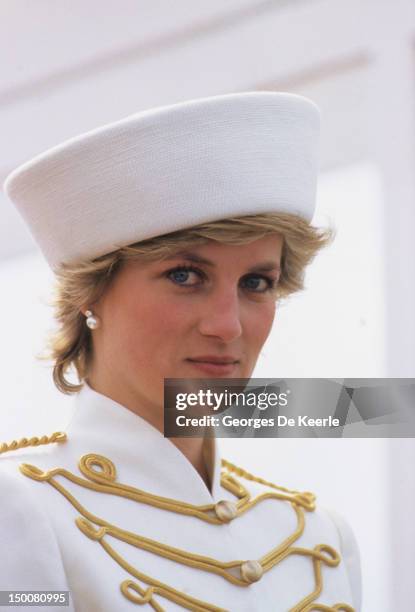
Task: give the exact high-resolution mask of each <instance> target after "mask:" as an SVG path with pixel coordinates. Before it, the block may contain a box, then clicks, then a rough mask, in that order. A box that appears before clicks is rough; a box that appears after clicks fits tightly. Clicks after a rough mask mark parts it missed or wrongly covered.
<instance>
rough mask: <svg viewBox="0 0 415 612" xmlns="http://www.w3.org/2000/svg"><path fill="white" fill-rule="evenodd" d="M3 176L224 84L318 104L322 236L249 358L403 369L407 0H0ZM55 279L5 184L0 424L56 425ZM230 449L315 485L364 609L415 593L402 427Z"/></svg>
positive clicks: (411, 347)
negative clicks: (359, 567) (50, 358)
mask: <svg viewBox="0 0 415 612" xmlns="http://www.w3.org/2000/svg"><path fill="white" fill-rule="evenodd" d="M0 34H1V35H0V58H1V59H0V69H1V70H0V75H1V76H0V135H1V143H2V147H1V148H0V179H1V180H3V179H4V178H5V177H6V175H7V174H8V173H9V172H10V171H11V170H12V169H13V168H14V167H15V166H17V165H18V164H19V163H21V162H23V161H25V160H26V159H28V158H30V157H31V156H32V155H34V154H36V153H39V152H41V151H42V150H44V149H45V148H47V147H49V146H52V145H54V144H57V143H58V142H60V141H62V140H63V139H65V138H68V137H70V136H74V135H76V134H78V133H80V132H82V131H85V130H87V129H92V128H93V127H96V126H98V125H100V124H102V123H105V122H109V121H112V120H116V119H119V118H121V117H123V116H125V115H127V114H129V113H132V112H136V111H137V110H140V109H144V108H148V107H150V106H153V105H158V104H168V103H171V102H175V101H179V100H184V99H187V98H193V97H198V96H204V95H214V94H218V93H227V92H231V91H241V90H253V89H271V90H280V91H293V92H297V93H301V94H304V95H307V96H310V97H311V98H312V99H314V100H315V101H316V102H317V104H318V105H319V106H320V107H321V109H322V121H323V125H322V128H323V132H322V146H321V160H322V163H321V169H322V173H321V177H320V183H319V193H318V209H317V214H316V218H315V221H316V223H326V222H327V221H329V222H331V223H333V224H334V225H335V226H336V228H337V231H338V236H337V240H336V241H335V243H334V244H333V245H332V246H331V247H330V248H329V249H327V250H326V252H324V253H322V254H321V256H320V257H319V258H318V260H316V262H315V265H314V266H313V267H312V268H311V269H310V271H309V274H308V276H307V290H306V291H305V292H304V293H301V294H299V295H298V296H295V297H293V298H292V299H290V300H289V301H288V302H287V303H286V304H284V306H282V307H281V309H280V310H279V311H278V312H277V317H276V322H275V325H274V328H273V331H272V334H271V336H270V338H269V339H268V341H267V343H266V346H265V347H264V350H263V352H262V355H261V358H260V360H259V362H258V366H257V369H256V372H255V374H256V376H271V377H272V376H285V377H300V376H310V377H314V376H316V377H331V378H344V377H351V378H353V377H383V376H385V377H387V376H390V377H414V376H415V365H414V364H415V359H414V353H415V318H414V316H413V312H415V284H414V283H413V278H414V261H415V241H414V239H413V232H414V227H415V204H414V203H415V178H414V162H415V121H414V113H415V110H414V109H415V87H414V76H415V75H414V65H415V53H414V40H415V37H414V34H415V5H414V3H413V1H412V0H395V2H393V3H391V2H389V1H388V0H347V1H346V0H291V1H290V2H286V1H283V0H262V1H261V0H227V1H226V2H219V0H210V1H209V2H195V1H194V0H178V1H177V2H175V3H174V7H173V5H172V3H171V2H167V0H151V1H150V0H141V1H140V3H137V2H134V1H133V0H124V2H123V3H119V2H115V0H105V1H102V0H101V1H100V2H98V0H90V1H89V2H87V3H85V2H81V1H80V0H71V2H69V0H63V1H62V2H60V3H56V2H52V0H43V1H42V2H37V3H29V2H27V1H24V0H6V1H4V2H3V3H1V5H0ZM51 281H52V277H51V274H50V272H49V270H48V268H47V266H46V264H45V263H44V262H43V259H42V258H41V256H40V255H39V253H38V251H37V250H36V247H35V246H34V244H33V241H32V239H31V237H30V234H29V233H28V231H27V229H26V228H25V227H24V225H23V224H22V222H21V220H20V218H19V216H18V215H17V213H16V212H15V211H14V209H13V207H12V206H11V204H10V203H9V202H7V201H6V199H5V198H4V197H3V199H1V198H0V287H1V302H0V334H1V336H0V337H1V341H2V350H1V351H0V381H1V385H2V391H3V396H2V399H3V401H2V404H1V407H0V440H7V441H8V440H11V439H12V438H15V437H21V436H28V435H41V434H43V433H50V432H52V431H55V430H58V429H61V428H63V427H64V425H65V423H66V422H67V421H68V420H69V418H70V412H71V400H70V399H69V398H67V397H64V396H62V395H61V394H59V393H58V392H57V391H56V390H55V389H54V388H53V385H52V383H51V377H50V367H49V368H48V367H47V366H46V365H44V364H40V363H38V362H37V361H36V360H35V357H34V355H35V354H36V353H37V352H39V351H40V350H41V349H42V347H43V341H44V337H45V333H46V331H47V329H48V328H49V327H50V326H51V325H52V324H53V322H52V320H51V318H50V310H49V309H48V307H47V305H46V301H47V299H48V298H49V294H50V286H51ZM222 447H223V453H224V455H225V456H226V457H228V458H229V459H230V460H233V461H235V462H236V463H240V464H242V465H244V466H245V467H246V468H247V469H248V470H250V471H252V472H254V473H258V474H261V475H263V476H264V477H265V478H268V479H271V480H274V481H275V482H279V483H280V484H285V485H287V486H290V487H293V488H294V487H295V488H305V489H309V490H314V491H315V492H316V493H317V495H318V497H319V499H320V502H321V503H322V504H324V505H326V506H328V507H334V508H336V509H338V510H339V511H341V512H342V513H343V515H344V516H345V517H346V518H347V519H348V520H349V522H350V523H351V525H352V526H353V528H354V530H355V532H356V535H357V538H358V540H359V542H360V546H361V551H362V560H363V574H364V607H363V610H364V612H389V611H390V610H405V611H406V610H411V609H415V594H414V592H413V589H412V573H413V554H412V551H413V546H414V544H415V533H414V527H413V521H412V517H411V516H410V513H409V512H406V511H405V508H407V507H408V506H409V507H410V504H411V503H413V501H414V500H415V480H414V477H413V474H412V471H411V470H410V469H408V466H412V465H414V459H415V445H414V444H413V441H412V440H392V441H389V440H370V439H367V440H365V439H356V440H353V439H345V440H288V439H283V440H261V441H257V440H223V441H222Z"/></svg>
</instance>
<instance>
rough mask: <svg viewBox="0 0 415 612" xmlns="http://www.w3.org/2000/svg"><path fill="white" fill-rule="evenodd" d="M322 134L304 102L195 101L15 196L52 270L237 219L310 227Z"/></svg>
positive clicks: (70, 156)
mask: <svg viewBox="0 0 415 612" xmlns="http://www.w3.org/2000/svg"><path fill="white" fill-rule="evenodd" d="M319 127H320V113H319V110H318V108H317V106H316V105H315V104H314V103H313V102H311V101H310V100H308V99H307V98H304V97H302V96H298V95H295V94H289V93H275V92H267V91H264V92H262V91H253V92H242V93H236V94H226V95H220V96H213V97H209V98H201V99H196V100H189V101H187V102H182V103H179V104H173V105H170V106H162V107H157V108H153V109H150V110H147V111H144V112H139V113H137V114H134V115H131V116H129V117H127V118H125V119H122V120H121V121H117V122H115V123H111V124H109V125H105V126H103V127H100V128H98V129H95V130H93V131H90V132H87V133H86V134H82V135H80V136H78V137H76V138H72V139H70V140H68V141H66V142H64V143H63V144H61V145H58V146H56V147H53V148H52V149H49V150H48V151H46V152H45V153H43V154H41V155H38V156H37V157H35V158H34V159H32V160H30V161H29V162H27V163H25V164H23V165H22V166H20V167H18V168H17V169H16V170H14V171H13V172H12V173H11V174H10V175H9V176H8V177H7V179H6V182H5V185H4V187H5V191H6V193H7V194H8V196H9V197H10V199H11V200H12V201H13V203H14V204H15V206H16V207H17V209H18V210H19V211H20V214H21V215H22V217H23V219H24V220H25V221H26V223H27V225H28V226H29V229H30V230H31V232H32V234H33V236H34V238H35V240H36V242H37V243H38V245H39V246H40V248H41V250H42V252H43V254H44V255H45V257H46V259H47V261H48V262H49V264H50V266H51V267H52V269H57V268H58V267H59V265H60V264H62V263H74V262H78V261H81V260H86V259H93V258H94V257H98V256H99V255H104V254H105V253H109V252H111V251H114V250H116V249H118V248H120V247H121V246H125V245H128V244H131V243H133V242H138V241H140V240H145V239H147V238H152V237H155V236H159V235H162V234H166V233H169V232H173V231H176V230H180V229H185V228H188V227H191V226H194V225H198V224H200V223H204V222H208V221H214V220H217V219H224V218H226V217H234V216H241V215H252V214H256V213H267V212H287V213H295V214H298V215H300V216H302V217H303V218H304V219H306V220H307V221H310V220H311V218H312V216H313V213H314V207H315V191H316V179H317V147H318V137H319Z"/></svg>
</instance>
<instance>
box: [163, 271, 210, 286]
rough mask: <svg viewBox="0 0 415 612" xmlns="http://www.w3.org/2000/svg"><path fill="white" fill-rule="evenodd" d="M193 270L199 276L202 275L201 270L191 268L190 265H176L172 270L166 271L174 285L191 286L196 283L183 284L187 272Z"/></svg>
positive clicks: (187, 275) (186, 277) (187, 274)
mask: <svg viewBox="0 0 415 612" xmlns="http://www.w3.org/2000/svg"><path fill="white" fill-rule="evenodd" d="M191 272H193V273H194V274H197V275H198V276H199V278H201V277H202V272H201V271H200V270H198V269H197V268H193V267H192V266H178V267H177V268H174V270H170V271H169V272H167V276H168V278H170V279H171V280H172V281H173V282H174V283H176V285H183V286H184V287H193V286H194V285H195V284H197V283H191V284H185V281H186V280H188V278H189V274H190V273H191Z"/></svg>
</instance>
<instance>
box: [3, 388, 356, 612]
mask: <svg viewBox="0 0 415 612" xmlns="http://www.w3.org/2000/svg"><path fill="white" fill-rule="evenodd" d="M74 401H75V411H74V413H73V416H72V418H71V421H70V422H69V425H68V426H67V428H66V430H65V432H64V434H66V436H65V435H62V436H60V437H59V436H58V438H57V440H56V441H55V442H53V443H50V444H47V445H39V446H36V447H27V448H20V449H18V450H15V451H13V452H8V453H4V454H0V490H1V504H0V550H1V553H0V590H9V591H11V590H15V591H22V590H24V591H46V590H52V591H69V593H70V601H69V607H63V608H62V607H60V606H51V607H48V608H46V609H47V610H55V609H56V610H69V611H70V612H72V611H76V612H93V611H94V612H95V611H96V612H115V611H116V612H120V611H124V610H125V611H127V610H134V609H139V610H143V612H144V610H158V611H163V610H166V611H176V610H177V611H178V610H195V611H199V612H207V611H223V610H227V611H231V612H253V611H260V612H288V611H290V612H310V611H312V610H316V611H317V610H323V611H324V610H326V611H329V612H330V611H333V612H334V611H338V612H351V611H353V610H354V611H356V612H358V611H359V610H361V603H360V602H361V585H360V563H359V553H358V549H357V546H356V542H355V540H354V536H353V534H352V532H351V530H350V528H349V526H348V524H347V523H346V522H345V521H344V520H343V519H341V517H339V516H338V515H337V514H334V513H333V512H329V511H326V510H323V509H320V508H319V506H318V504H317V503H316V502H315V499H314V496H313V495H312V494H311V493H307V492H306V493H301V492H296V491H291V490H288V489H284V488H282V487H280V486H277V485H276V484H274V483H270V482H267V481H264V480H262V479H261V478H258V477H255V476H253V475H251V474H249V473H248V472H246V471H245V470H244V469H242V468H238V467H236V466H234V465H232V464H231V463H229V462H227V461H226V460H224V459H222V458H221V456H220V447H219V444H218V442H217V441H216V440H215V439H214V438H206V439H205V446H204V452H205V457H206V460H207V465H208V468H209V471H210V475H211V481H212V487H211V491H210V490H209V489H208V488H207V486H206V484H205V482H204V481H203V479H202V478H201V477H200V475H199V474H198V472H197V471H196V470H195V469H194V467H193V466H192V464H191V463H190V462H189V461H188V460H187V458H186V457H185V456H184V455H183V454H182V453H181V452H180V451H179V450H178V448H177V447H176V446H175V445H174V444H173V443H172V442H171V441H170V440H168V439H167V438H164V436H163V435H162V434H161V433H160V432H159V431H158V430H157V429H156V428H154V427H153V426H152V425H150V424H149V423H148V422H147V421H145V420H144V419H142V418H141V417H139V416H137V415H136V414H134V413H133V412H131V411H130V410H128V409H127V408H125V407H124V406H122V405H120V404H118V403H117V402H115V401H113V400H112V399H110V398H108V397H106V396H104V395H101V394H100V393H97V392H96V391H94V390H93V389H91V387H89V386H88V385H87V384H85V386H84V387H83V389H82V390H81V391H80V393H79V394H77V395H76V396H75V397H74ZM59 440H61V441H59ZM3 450H5V449H4V447H3ZM283 484H284V483H283ZM4 609H6V608H4ZM10 609H11V608H10ZM13 609H14V608H13ZM19 609H20V610H22V609H23V610H26V609H27V610H29V609H30V610H32V607H31V606H27V608H26V606H21V607H20V608H19Z"/></svg>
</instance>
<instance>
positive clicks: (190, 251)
mask: <svg viewBox="0 0 415 612" xmlns="http://www.w3.org/2000/svg"><path fill="white" fill-rule="evenodd" d="M318 129H319V114H318V111H317V109H316V107H315V105H314V104H313V103H312V102H310V101H309V100H307V99H305V98H302V97H300V96H296V95H291V94H282V93H271V92H248V93H239V94H228V95H224V96H215V97H211V98H204V99H199V100H191V101H189V102H185V103H181V104H176V105H173V106H169V107H162V108H156V109H152V110H150V111H146V112H143V113H139V114H137V115H134V116H132V117H128V118H127V119H125V120H123V121H121V122H117V123H115V124H112V125H109V126H104V127H103V128H100V129H98V130H94V131H93V132H89V133H88V134H85V135H82V136H80V137H78V138H75V139H72V140H70V141H68V142H66V143H64V144H63V145H60V146H59V147H56V148H54V149H52V150H50V151H47V152H46V153H45V154H43V155H41V156H39V157H37V158H35V159H34V160H32V161H31V162H28V163H27V164H25V165H24V166H22V167H20V168H18V169H17V170H16V171H15V172H14V173H12V175H11V176H10V177H9V179H8V180H7V183H6V191H7V192H8V194H9V196H10V198H11V199H12V201H13V202H14V203H15V205H16V206H17V207H18V209H19V210H20V212H21V214H22V215H23V217H24V218H25V220H26V222H27V223H28V225H29V227H30V229H31V231H32V233H33V235H34V236H35V238H36V240H37V241H38V244H39V245H40V247H41V249H42V251H43V253H44V254H45V257H46V258H47V260H48V262H49V264H50V265H51V267H52V269H53V270H54V272H55V274H56V278H57V284H56V299H55V309H56V310H55V315H56V319H57V322H58V329H57V331H56V333H55V334H54V336H53V337H52V339H51V344H50V348H51V351H50V354H51V356H52V358H53V360H54V368H53V377H54V381H55V384H56V385H57V387H58V388H59V389H60V390H61V391H62V392H64V393H70V394H72V393H73V394H74V395H75V399H74V401H75V412H74V415H73V417H72V420H71V422H70V423H69V425H68V427H67V429H66V431H65V432H56V434H55V435H52V436H51V437H50V438H45V439H44V440H41V441H39V440H36V439H35V440H32V441H29V444H30V442H31V446H32V447H33V448H29V449H24V450H23V449H20V450H19V449H17V450H16V451H15V453H12V454H10V455H8V456H7V455H5V456H4V457H2V460H1V470H0V477H1V486H2V491H3V492H4V493H5V494H4V496H3V499H4V500H5V502H6V503H4V504H2V506H1V510H0V519H1V520H0V525H1V527H0V530H1V534H2V538H3V541H4V542H5V544H4V547H3V550H10V554H8V555H7V559H6V558H5V557H3V558H2V559H1V561H0V569H1V572H0V576H1V577H0V588H1V589H3V590H6V589H7V590H23V589H24V590H26V591H28V590H55V591H59V590H69V591H70V602H69V609H71V610H76V611H77V612H78V611H88V612H89V611H90V610H97V611H98V610H99V611H101V610H102V611H106V610H111V611H113V610H129V609H133V608H134V607H135V606H137V605H140V606H143V607H145V608H148V609H154V610H182V609H189V610H198V611H207V610H231V611H232V612H233V611H236V610H237V611H238V612H239V611H246V612H248V611H252V610H260V611H265V610H267V611H268V610H269V611H271V610H272V611H276V610H277V611H281V612H283V611H287V610H291V611H292V612H294V611H295V612H300V611H301V612H305V611H307V612H308V611H311V610H329V611H330V610H339V611H341V610H342V611H349V612H350V611H352V610H359V609H360V569H359V557H358V551H357V548H356V544H355V541H354V538H353V534H352V533H351V531H350V528H349V527H348V525H347V524H346V523H345V522H344V521H343V520H342V519H341V518H340V517H339V516H337V515H335V514H334V513H330V514H329V513H328V512H326V511H323V510H321V509H319V508H318V506H317V507H316V503H315V498H314V496H313V495H312V494H311V493H299V492H295V491H290V490H289V489H286V488H283V487H280V486H277V485H275V484H273V483H269V482H267V481H265V480H263V479H261V478H259V477H256V476H253V475H251V474H249V473H248V472H246V471H245V470H243V469H242V468H239V467H237V466H234V465H232V464H231V463H229V462H227V461H226V460H224V459H223V460H222V459H221V457H220V448H219V446H218V443H217V442H216V440H215V438H208V437H206V438H192V437H184V438H172V439H167V438H165V437H164V436H163V383H164V379H165V378H189V379H190V378H195V377H197V378H206V377H212V378H213V377H214V378H220V377H222V378H232V377H235V378H249V377H250V376H251V374H252V371H253V369H254V366H255V363H256V360H257V357H258V354H259V351H260V350H261V347H262V346H263V344H264V342H265V340H266V338H267V336H268V334H269V332H270V330H271V326H272V323H273V319H274V315H275V308H276V304H277V300H278V299H280V298H282V297H284V296H286V295H289V294H290V293H292V292H294V291H296V290H298V289H300V288H301V287H302V278H303V273H304V269H305V267H306V265H307V264H308V263H309V262H310V261H311V259H312V258H313V257H314V256H315V254H316V253H317V251H318V250H319V249H320V248H321V247H322V246H323V245H324V244H325V243H326V242H327V240H328V237H329V236H328V233H325V232H323V231H319V230H317V229H315V228H313V227H312V226H311V224H310V221H311V218H312V215H313V211H314V196H315V181H316V145H317V136H318ZM71 370H72V371H75V373H76V374H77V378H78V381H75V382H74V381H71V380H70V377H68V373H70V372H71ZM39 442H41V443H42V444H39ZM49 442H50V444H49ZM45 443H48V444H45ZM27 445H28V441H27V440H23V441H20V443H12V444H9V445H6V444H4V445H3V448H2V450H3V452H5V451H8V450H12V449H14V448H15V447H16V446H17V447H24V446H27ZM221 470H222V472H221ZM29 513H30V514H29ZM28 553H29V554H28ZM34 562H35V564H34Z"/></svg>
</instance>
